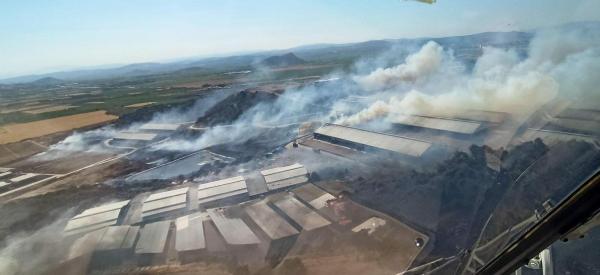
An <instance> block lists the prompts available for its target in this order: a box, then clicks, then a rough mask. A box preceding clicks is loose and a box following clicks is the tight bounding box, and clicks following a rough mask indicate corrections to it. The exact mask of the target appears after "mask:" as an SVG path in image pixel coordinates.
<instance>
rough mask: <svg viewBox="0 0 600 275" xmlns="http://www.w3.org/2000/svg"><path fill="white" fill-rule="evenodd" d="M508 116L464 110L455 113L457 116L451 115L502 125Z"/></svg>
mask: <svg viewBox="0 0 600 275" xmlns="http://www.w3.org/2000/svg"><path fill="white" fill-rule="evenodd" d="M508 116H509V114H508V113H504V112H495V111H484V110H465V111H462V112H457V114H455V115H453V116H452V117H454V118H460V119H466V120H475V121H482V122H491V123H502V122H504V121H505V120H506V118H507V117H508Z"/></svg>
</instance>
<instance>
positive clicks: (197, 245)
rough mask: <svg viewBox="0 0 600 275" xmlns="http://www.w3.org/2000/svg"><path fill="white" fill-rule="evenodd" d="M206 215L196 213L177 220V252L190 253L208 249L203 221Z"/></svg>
mask: <svg viewBox="0 0 600 275" xmlns="http://www.w3.org/2000/svg"><path fill="white" fill-rule="evenodd" d="M205 216H207V214H206V213H201V212H198V213H194V214H191V215H187V216H183V217H180V218H177V219H176V220H175V227H176V228H177V233H176V234H175V250H177V251H189V250H198V249H204V248H206V240H205V238H204V226H203V223H202V222H203V220H204V217H205Z"/></svg>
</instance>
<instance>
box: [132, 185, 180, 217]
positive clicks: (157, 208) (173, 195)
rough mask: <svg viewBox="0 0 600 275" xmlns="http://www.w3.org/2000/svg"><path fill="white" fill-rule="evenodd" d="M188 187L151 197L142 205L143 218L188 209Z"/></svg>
mask: <svg viewBox="0 0 600 275" xmlns="http://www.w3.org/2000/svg"><path fill="white" fill-rule="evenodd" d="M188 190H189V188H188V187H186V188H180V189H175V190H170V191H165V192H160V193H155V194H152V195H150V196H149V197H148V198H147V199H146V200H145V201H144V204H143V205H142V218H144V217H148V216H152V215H156V214H161V213H166V212H170V211H174V210H179V209H183V208H186V207H187V191H188Z"/></svg>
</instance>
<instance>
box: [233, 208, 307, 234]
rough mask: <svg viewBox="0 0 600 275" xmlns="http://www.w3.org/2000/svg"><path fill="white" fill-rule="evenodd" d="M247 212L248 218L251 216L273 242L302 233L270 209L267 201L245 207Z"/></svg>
mask: <svg viewBox="0 0 600 275" xmlns="http://www.w3.org/2000/svg"><path fill="white" fill-rule="evenodd" d="M245 210H246V213H248V216H250V218H252V220H253V221H254V222H255V223H256V224H257V225H258V226H259V227H260V228H261V229H262V230H263V231H264V232H265V233H266V234H267V236H269V238H271V239H272V240H278V239H281V238H285V237H289V236H292V235H296V234H298V233H300V232H298V230H296V228H294V227H293V226H291V225H290V224H289V223H288V222H287V221H285V219H283V218H282V217H281V216H279V214H277V213H276V212H275V211H274V210H273V209H272V208H271V207H269V206H268V205H267V203H266V202H265V201H259V202H257V203H254V204H251V205H248V206H246V207H245Z"/></svg>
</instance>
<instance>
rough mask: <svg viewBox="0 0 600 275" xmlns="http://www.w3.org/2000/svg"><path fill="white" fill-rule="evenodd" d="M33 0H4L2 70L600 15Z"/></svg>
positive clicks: (384, 5)
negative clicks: (538, 14) (47, 0)
mask: <svg viewBox="0 0 600 275" xmlns="http://www.w3.org/2000/svg"><path fill="white" fill-rule="evenodd" d="M35 3H36V1H34V2H33V3H32V2H28V3H23V2H16V3H0V9H1V10H3V11H4V13H5V16H3V17H0V35H1V36H2V37H3V42H0V59H1V60H3V66H2V67H1V68H0V79H5V78H12V77H19V76H24V75H31V74H45V73H51V72H57V71H72V70H79V69H86V68H92V69H93V68H94V67H118V66H122V65H127V64H132V63H146V62H169V61H174V60H177V59H188V58H204V57H211V56H227V55H235V54H242V53H248V52H258V51H268V50H281V49H288V48H294V47H299V46H305V45H313V44H339V43H355V42H362V41H369V40H377V39H399V38H417V37H443V36H457V35H468V34H475V33H481V32H488V31H491V32H495V31H525V30H530V29H534V28H541V27H548V26H553V25H560V24H564V23H569V22H577V21H596V20H599V19H600V15H598V14H596V13H595V12H594V11H597V10H599V9H600V2H594V3H592V2H587V3H584V2H583V1H569V2H566V1H559V0H552V1H543V0H536V1H530V2H526V3H523V2H520V1H516V0H511V1H502V2H501V3H500V2H498V1H491V0H485V1H477V2H474V3H471V2H468V1H439V2H438V3H436V4H433V5H428V4H423V3H419V2H413V1H375V2H373V3H363V2H353V3H347V2H341V1H329V2H326V3H323V2H320V1H303V2H302V3H297V2H289V1H258V2H252V3H238V2H230V1H218V2H214V1H208V2H194V1H187V0H186V1H170V2H160V1H158V2H155V1H131V2H127V3H121V2H120V1H102V2H85V3H80V2H75V1H69V0H62V1H54V2H52V3H45V2H42V1H39V2H37V4H35ZM523 5H525V6H527V8H524V7H523ZM525 10H529V11H530V10H539V12H540V14H544V15H545V16H544V17H543V18H541V17H540V16H531V14H528V13H527V12H524V11H525ZM375 14H376V15H377V16H371V15H375ZM307 19H309V20H307ZM484 19H485V20H484ZM432 22H435V24H429V23H432ZM434 25H435V26H434Z"/></svg>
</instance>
